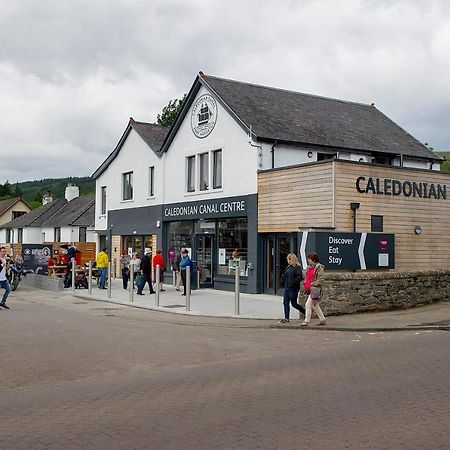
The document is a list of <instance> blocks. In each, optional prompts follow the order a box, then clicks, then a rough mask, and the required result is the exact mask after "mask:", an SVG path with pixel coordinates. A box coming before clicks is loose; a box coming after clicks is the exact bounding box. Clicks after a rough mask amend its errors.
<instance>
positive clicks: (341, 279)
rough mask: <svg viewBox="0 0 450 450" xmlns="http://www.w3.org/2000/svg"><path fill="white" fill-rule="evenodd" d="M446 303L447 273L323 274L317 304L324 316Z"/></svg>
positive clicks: (449, 284)
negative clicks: (321, 296) (321, 291)
mask: <svg viewBox="0 0 450 450" xmlns="http://www.w3.org/2000/svg"><path fill="white" fill-rule="evenodd" d="M440 300H450V270H436V271H422V272H383V273H381V272H357V273H331V272H327V273H326V277H325V283H324V295H323V299H322V302H321V303H320V305H321V307H322V309H323V310H324V312H325V314H335V315H337V314H348V313H354V312H362V311H383V310H389V309H405V308H413V307H414V306H416V305H419V304H429V303H433V302H437V301H440Z"/></svg>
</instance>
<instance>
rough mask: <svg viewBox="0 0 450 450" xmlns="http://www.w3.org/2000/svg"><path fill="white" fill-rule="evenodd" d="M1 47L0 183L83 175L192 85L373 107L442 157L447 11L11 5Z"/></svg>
mask: <svg viewBox="0 0 450 450" xmlns="http://www.w3.org/2000/svg"><path fill="white" fill-rule="evenodd" d="M0 42H1V45H0V168H1V170H0V183H4V182H5V181H6V180H8V181H9V182H10V183H15V182H17V181H19V182H20V181H28V180H39V179H43V178H60V177H66V176H90V175H92V173H93V172H94V171H95V170H96V169H97V168H98V167H99V166H100V164H101V163H102V162H103V161H104V160H105V158H106V157H107V156H108V154H109V153H110V152H111V151H112V150H113V149H114V148H115V146H116V144H117V142H118V141H119V139H120V137H121V135H122V133H123V132H124V130H125V128H126V126H127V124H128V120H129V118H130V117H133V118H134V119H135V120H138V121H143V122H151V123H154V122H156V116H157V114H158V113H160V112H161V110H162V108H163V107H164V106H165V105H166V104H167V103H168V101H169V100H171V99H174V98H181V97H182V96H183V94H184V93H186V92H188V91H189V89H190V87H191V85H192V83H193V82H194V79H195V77H196V75H197V73H198V72H199V71H203V72H204V73H206V74H210V75H215V76H218V77H223V78H229V79H233V80H239V81H245V82H250V83H255V84H261V85H267V86H273V87H277V88H282V89H288V90H293V91H298V92H304V93H309V94H315V95H321V96H326V97H332V98H339V99H343V100H348V101H355V102H361V103H372V102H373V103H375V106H376V107H377V108H378V109H379V110H381V111H382V112H383V113H384V114H386V115H387V116H389V117H390V118H391V119H392V120H394V121H395V122H396V123H398V124H399V125H400V126H402V127H403V128H404V129H405V130H407V131H408V132H409V133H410V134H412V135H413V136H414V137H415V138H417V139H418V140H419V141H420V142H422V143H427V144H428V145H429V146H431V147H432V148H433V149H434V150H436V151H446V150H447V151H450V76H449V74H450V57H449V56H450V2H449V1H447V0H428V1H427V0H405V1H403V0H248V1H246V0H239V1H237V0H226V1H225V0H223V1H220V0H186V1H182V0H151V1H148V0H89V1H88V0H64V1H61V0H39V1H36V0H14V1H12V2H1V4H0Z"/></svg>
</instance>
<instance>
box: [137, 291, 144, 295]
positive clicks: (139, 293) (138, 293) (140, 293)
mask: <svg viewBox="0 0 450 450" xmlns="http://www.w3.org/2000/svg"><path fill="white" fill-rule="evenodd" d="M136 295H145V294H143V293H142V292H136Z"/></svg>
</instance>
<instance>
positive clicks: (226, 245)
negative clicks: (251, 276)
mask: <svg viewBox="0 0 450 450" xmlns="http://www.w3.org/2000/svg"><path fill="white" fill-rule="evenodd" d="M217 223H218V243H217V244H218V245H217V249H218V251H217V274H218V275H235V273H236V270H239V272H240V275H241V276H243V277H246V276H248V272H247V271H248V265H247V263H248V249H247V234H248V223H247V219H226V220H219V221H218V222H217Z"/></svg>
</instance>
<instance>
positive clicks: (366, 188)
mask: <svg viewBox="0 0 450 450" xmlns="http://www.w3.org/2000/svg"><path fill="white" fill-rule="evenodd" d="M356 190H357V191H358V192H359V193H360V194H368V193H369V192H371V193H372V194H378V195H393V196H398V195H403V196H405V197H420V198H435V199H438V200H440V199H443V200H446V199H447V185H445V184H438V183H425V182H423V181H408V180H406V181H400V180H394V179H391V178H372V177H367V178H366V177H358V178H357V179H356Z"/></svg>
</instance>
